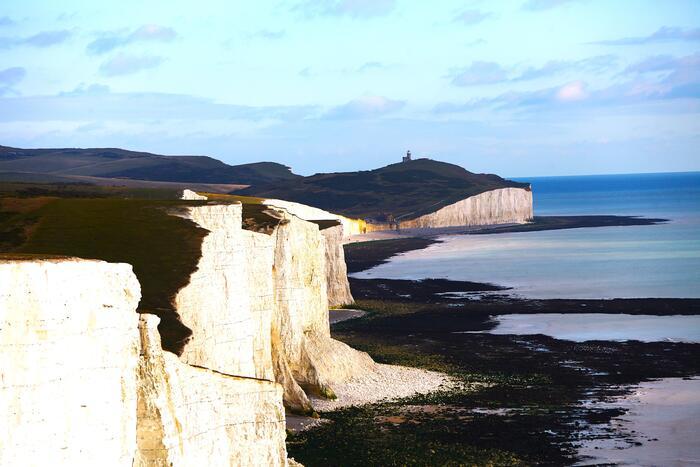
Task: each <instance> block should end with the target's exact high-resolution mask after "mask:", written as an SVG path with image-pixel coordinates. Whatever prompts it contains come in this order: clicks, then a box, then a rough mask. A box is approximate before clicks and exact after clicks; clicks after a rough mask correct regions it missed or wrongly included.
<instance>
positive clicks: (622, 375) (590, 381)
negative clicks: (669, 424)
mask: <svg viewBox="0 0 700 467" xmlns="http://www.w3.org/2000/svg"><path fill="white" fill-rule="evenodd" d="M434 241H436V240H434V239H424V238H400V239H393V240H385V241H373V242H367V243H361V244H350V245H346V248H345V249H346V259H347V262H348V271H349V272H357V271H360V270H363V269H365V268H367V267H371V266H373V265H376V264H379V263H381V262H383V261H385V260H386V259H387V258H389V257H391V256H393V255H394V254H397V253H399V252H401V251H408V250H412V249H418V248H424V247H425V246H427V245H429V244H430V243H433V242H434ZM350 285H351V289H352V294H353V296H354V297H355V299H356V304H355V308H359V309H363V310H365V311H366V312H367V315H365V316H364V317H361V318H358V319H352V320H348V321H344V322H339V323H337V324H334V325H333V328H332V334H333V336H334V338H337V339H339V340H342V341H344V342H346V343H348V344H349V345H352V346H353V347H355V348H358V349H361V350H364V351H366V352H368V353H369V354H370V355H371V356H372V357H373V358H374V359H375V360H376V361H377V362H380V363H392V364H398V365H406V366H414V367H418V368H422V369H426V370H430V371H439V372H444V373H446V374H449V375H450V376H451V377H452V378H453V380H454V381H455V384H456V386H455V387H453V388H450V389H444V390H442V391H438V392H436V393H432V394H429V395H419V396H413V397H408V398H403V399H398V400H393V401H384V402H381V403H375V404H368V405H362V406H356V407H346V408H341V409H339V410H332V408H331V407H329V408H324V410H326V411H325V412H324V411H322V412H321V416H322V417H323V418H324V419H327V420H329V423H325V424H322V425H320V426H318V427H316V428H315V429H313V430H310V431H306V432H300V433H297V434H295V435H292V436H291V437H290V438H289V440H288V450H289V453H290V455H292V456H294V457H295V458H296V459H297V460H299V461H300V462H303V463H304V464H305V465H307V466H313V465H329V464H330V465H335V464H338V463H342V465H405V464H411V465H458V464H468V465H472V464H474V465H484V464H489V463H491V464H495V465H570V464H574V463H577V462H583V463H586V462H594V460H591V459H589V458H587V457H586V456H588V455H589V453H588V452H586V451H585V450H582V446H583V445H586V443H591V442H596V443H599V442H600V441H601V440H608V441H610V442H613V443H617V445H620V446H623V447H625V446H638V445H639V444H638V443H641V445H645V444H648V443H654V442H656V441H654V440H653V439H649V438H647V437H644V436H642V434H641V433H635V432H632V431H631V429H625V428H624V427H621V426H620V425H619V423H618V421H619V417H620V416H622V415H624V414H625V413H626V412H627V410H628V409H627V408H625V406H624V405H618V404H615V403H614V401H617V400H621V399H622V398H624V397H626V396H628V395H629V394H631V393H633V391H634V390H635V389H634V388H635V387H636V385H638V384H640V383H644V382H647V381H650V380H655V379H658V378H687V377H692V376H696V375H698V374H700V363H699V362H700V344H689V343H674V342H649V343H643V342H639V341H625V342H611V341H587V342H582V343H577V342H572V341H565V340H557V339H554V338H551V337H548V336H544V335H528V336H516V335H492V334H489V333H481V332H476V333H463V332H462V331H484V330H488V329H491V328H493V327H494V326H495V324H496V323H495V321H494V320H493V319H492V317H493V316H497V315H501V314H513V313H581V312H585V313H625V314H652V315H679V314H680V315H695V314H700V300H697V299H620V300H566V299H565V300H524V299H518V298H513V297H510V296H509V295H508V291H507V290H506V289H504V288H502V287H499V286H498V285H495V284H480V283H473V282H459V281H448V280H423V281H402V280H386V279H372V280H361V279H351V280H350ZM611 421H613V423H611ZM592 449H594V448H592Z"/></svg>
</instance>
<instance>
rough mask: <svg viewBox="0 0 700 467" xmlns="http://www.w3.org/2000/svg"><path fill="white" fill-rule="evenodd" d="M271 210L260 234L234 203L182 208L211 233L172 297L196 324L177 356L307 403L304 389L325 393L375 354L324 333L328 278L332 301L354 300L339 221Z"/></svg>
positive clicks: (299, 404) (301, 407)
mask: <svg viewBox="0 0 700 467" xmlns="http://www.w3.org/2000/svg"><path fill="white" fill-rule="evenodd" d="M276 212H277V214H276V215H277V216H279V218H280V222H279V224H278V225H277V226H276V227H275V228H274V229H273V230H272V232H271V233H270V234H264V233H257V232H252V231H248V230H244V229H243V228H242V226H241V214H242V207H241V205H240V204H233V205H208V206H196V207H190V208H188V210H187V214H186V216H187V217H188V218H190V219H192V220H193V221H195V222H196V223H197V224H198V225H200V226H201V227H203V228H205V229H207V230H209V232H210V233H209V234H208V235H207V236H206V237H205V239H204V241H203V243H202V257H201V259H200V261H199V264H198V265H197V271H196V272H195V273H194V274H193V275H192V276H191V278H190V283H189V284H188V285H187V286H186V287H184V288H183V289H181V290H180V292H179V293H178V295H177V297H176V299H175V302H176V309H177V312H178V314H179V315H180V317H181V319H182V321H183V323H184V324H185V325H186V326H187V327H189V328H190V329H191V330H192V331H193V335H192V337H191V339H190V341H189V343H188V344H187V345H186V347H185V351H184V353H183V354H182V357H181V358H182V360H183V361H185V362H187V363H190V364H192V365H197V366H202V367H206V368H210V369H212V370H216V371H219V372H222V373H226V374H229V375H237V376H248V377H255V378H261V379H274V380H275V381H277V382H279V383H280V384H281V385H282V387H283V389H284V401H285V404H286V405H287V406H289V407H290V408H292V409H293V410H297V411H302V412H308V411H311V410H312V409H313V408H312V406H311V403H310V402H309V399H308V396H307V394H306V393H307V392H309V393H311V394H321V395H328V396H330V395H332V394H333V390H332V386H333V384H335V383H338V382H343V381H345V380H346V379H348V378H349V377H350V376H352V375H353V374H361V373H362V372H363V371H366V370H367V369H371V368H373V365H374V362H372V360H371V359H370V358H369V356H367V355H366V354H364V353H361V352H357V351H355V350H353V349H351V348H350V347H348V346H346V345H345V344H342V343H340V342H337V341H335V340H333V339H331V337H330V328H329V323H328V306H329V298H328V288H329V286H328V284H329V283H330V284H332V289H333V291H334V295H333V296H334V300H335V302H334V303H339V302H344V303H347V302H348V301H349V300H350V301H351V300H352V297H351V296H350V290H349V285H348V281H347V276H346V273H345V271H346V270H345V260H344V256H343V250H342V244H341V240H342V232H341V230H340V228H339V227H340V226H337V227H332V228H329V229H324V230H323V231H320V230H319V227H318V225H316V224H315V223H312V222H307V221H304V220H301V219H299V218H298V217H297V216H294V215H292V214H290V213H288V212H287V211H286V210H281V209H280V210H277V211H276ZM326 231H328V232H326ZM329 266H330V267H329ZM331 276H332V277H331Z"/></svg>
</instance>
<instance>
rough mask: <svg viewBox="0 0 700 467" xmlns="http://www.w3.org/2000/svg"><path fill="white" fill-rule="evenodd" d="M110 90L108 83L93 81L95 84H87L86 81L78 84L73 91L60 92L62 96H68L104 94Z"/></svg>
mask: <svg viewBox="0 0 700 467" xmlns="http://www.w3.org/2000/svg"><path fill="white" fill-rule="evenodd" d="M109 92H110V87H109V86H107V85H106V84H99V83H93V84H89V85H88V84H85V83H80V84H79V85H78V86H76V87H75V89H73V90H72V91H64V92H61V93H60V94H59V96H60V97H66V96H96V95H104V94H108V93H109Z"/></svg>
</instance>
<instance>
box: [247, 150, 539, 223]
mask: <svg viewBox="0 0 700 467" xmlns="http://www.w3.org/2000/svg"><path fill="white" fill-rule="evenodd" d="M509 187H512V188H528V187H529V185H528V184H527V183H519V182H514V181H511V180H506V179H503V178H501V177H499V176H498V175H492V174H475V173H472V172H469V171H467V170H465V169H463V168H462V167H460V166H458V165H454V164H448V163H446V162H440V161H435V160H431V159H417V160H413V161H409V162H402V163H397V164H391V165H388V166H386V167H382V168H379V169H375V170H368V171H360V172H343V173H329V174H316V175H313V176H310V177H304V178H295V179H290V180H283V181H277V182H275V183H267V184H258V185H253V186H251V187H248V188H246V189H243V190H241V191H237V193H240V194H245V195H254V196H259V197H264V198H279V199H285V200H289V201H296V202H298V203H303V204H308V205H311V206H316V207H319V208H321V209H326V210H329V211H332V212H336V213H338V214H343V215H345V216H349V217H360V218H364V219H370V220H374V221H379V222H385V221H388V220H391V219H392V218H393V219H400V220H405V219H413V218H416V217H418V216H421V215H423V214H426V213H429V212H433V211H436V210H438V209H440V208H442V207H445V206H447V205H450V204H452V203H455V202H457V201H459V200H462V199H464V198H467V197H469V196H474V195H478V194H480V193H483V192H486V191H489V190H495V189H498V188H509Z"/></svg>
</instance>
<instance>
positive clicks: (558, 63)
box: [511, 55, 618, 81]
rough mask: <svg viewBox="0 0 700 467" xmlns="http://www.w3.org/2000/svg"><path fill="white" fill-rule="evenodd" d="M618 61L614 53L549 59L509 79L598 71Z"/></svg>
mask: <svg viewBox="0 0 700 467" xmlns="http://www.w3.org/2000/svg"><path fill="white" fill-rule="evenodd" d="M617 62H618V58H617V57H616V56H615V55H598V56H596V57H590V58H584V59H581V60H550V61H549V62H547V63H545V64H544V65H542V66H540V67H529V68H527V69H525V70H524V71H523V72H522V73H520V75H518V76H516V77H514V78H513V79H512V80H511V81H529V80H533V79H538V78H544V77H547V76H554V75H557V74H559V73H565V72H568V71H572V70H573V71H576V72H588V71H593V72H600V71H605V70H609V69H611V68H613V67H614V66H615V65H616V64H617Z"/></svg>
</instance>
